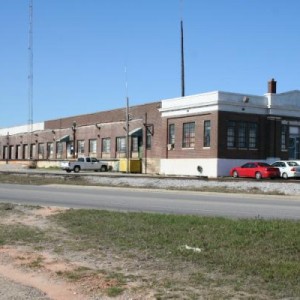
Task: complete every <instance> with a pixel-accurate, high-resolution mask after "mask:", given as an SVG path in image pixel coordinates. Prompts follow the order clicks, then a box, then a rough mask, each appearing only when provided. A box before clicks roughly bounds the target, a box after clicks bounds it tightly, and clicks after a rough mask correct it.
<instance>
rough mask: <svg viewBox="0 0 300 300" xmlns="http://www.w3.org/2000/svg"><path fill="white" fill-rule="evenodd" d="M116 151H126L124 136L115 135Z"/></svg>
mask: <svg viewBox="0 0 300 300" xmlns="http://www.w3.org/2000/svg"><path fill="white" fill-rule="evenodd" d="M116 142H117V143H116V144H117V152H126V138H125V137H123V136H122V137H117V139H116Z"/></svg>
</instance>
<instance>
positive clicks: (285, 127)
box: [281, 125, 289, 151]
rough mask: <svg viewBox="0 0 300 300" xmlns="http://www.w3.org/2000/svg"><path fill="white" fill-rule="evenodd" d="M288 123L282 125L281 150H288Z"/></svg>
mask: <svg viewBox="0 0 300 300" xmlns="http://www.w3.org/2000/svg"><path fill="white" fill-rule="evenodd" d="M288 130H289V127H288V125H281V150H282V151H286V150H288V132H289V131H288Z"/></svg>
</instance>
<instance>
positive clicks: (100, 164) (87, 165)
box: [61, 157, 108, 173]
mask: <svg viewBox="0 0 300 300" xmlns="http://www.w3.org/2000/svg"><path fill="white" fill-rule="evenodd" d="M61 168H62V170H65V171H67V172H68V173H70V172H72V171H74V172H75V173H78V172H79V171H81V170H85V171H101V172H105V171H107V170H108V164H107V162H104V161H100V160H98V159H97V158H95V157H79V158H78V159H77V161H68V162H62V163H61Z"/></svg>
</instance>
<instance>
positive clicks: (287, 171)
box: [272, 160, 300, 179]
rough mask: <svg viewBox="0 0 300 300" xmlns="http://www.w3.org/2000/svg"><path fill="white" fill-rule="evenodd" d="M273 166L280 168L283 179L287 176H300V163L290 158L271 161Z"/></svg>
mask: <svg viewBox="0 0 300 300" xmlns="http://www.w3.org/2000/svg"><path fill="white" fill-rule="evenodd" d="M272 166H273V167H276V168H278V169H279V170H280V176H281V177H282V178H284V179H288V178H289V177H300V165H299V164H298V163H297V162H296V161H292V160H280V161H275V162H274V163H272Z"/></svg>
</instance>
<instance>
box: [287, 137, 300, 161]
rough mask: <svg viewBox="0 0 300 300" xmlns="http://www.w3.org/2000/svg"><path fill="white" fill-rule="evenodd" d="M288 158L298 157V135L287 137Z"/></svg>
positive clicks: (299, 142) (299, 144)
mask: <svg viewBox="0 0 300 300" xmlns="http://www.w3.org/2000/svg"><path fill="white" fill-rule="evenodd" d="M289 159H300V137H298V136H297V137H293V136H292V137H290V138H289Z"/></svg>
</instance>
